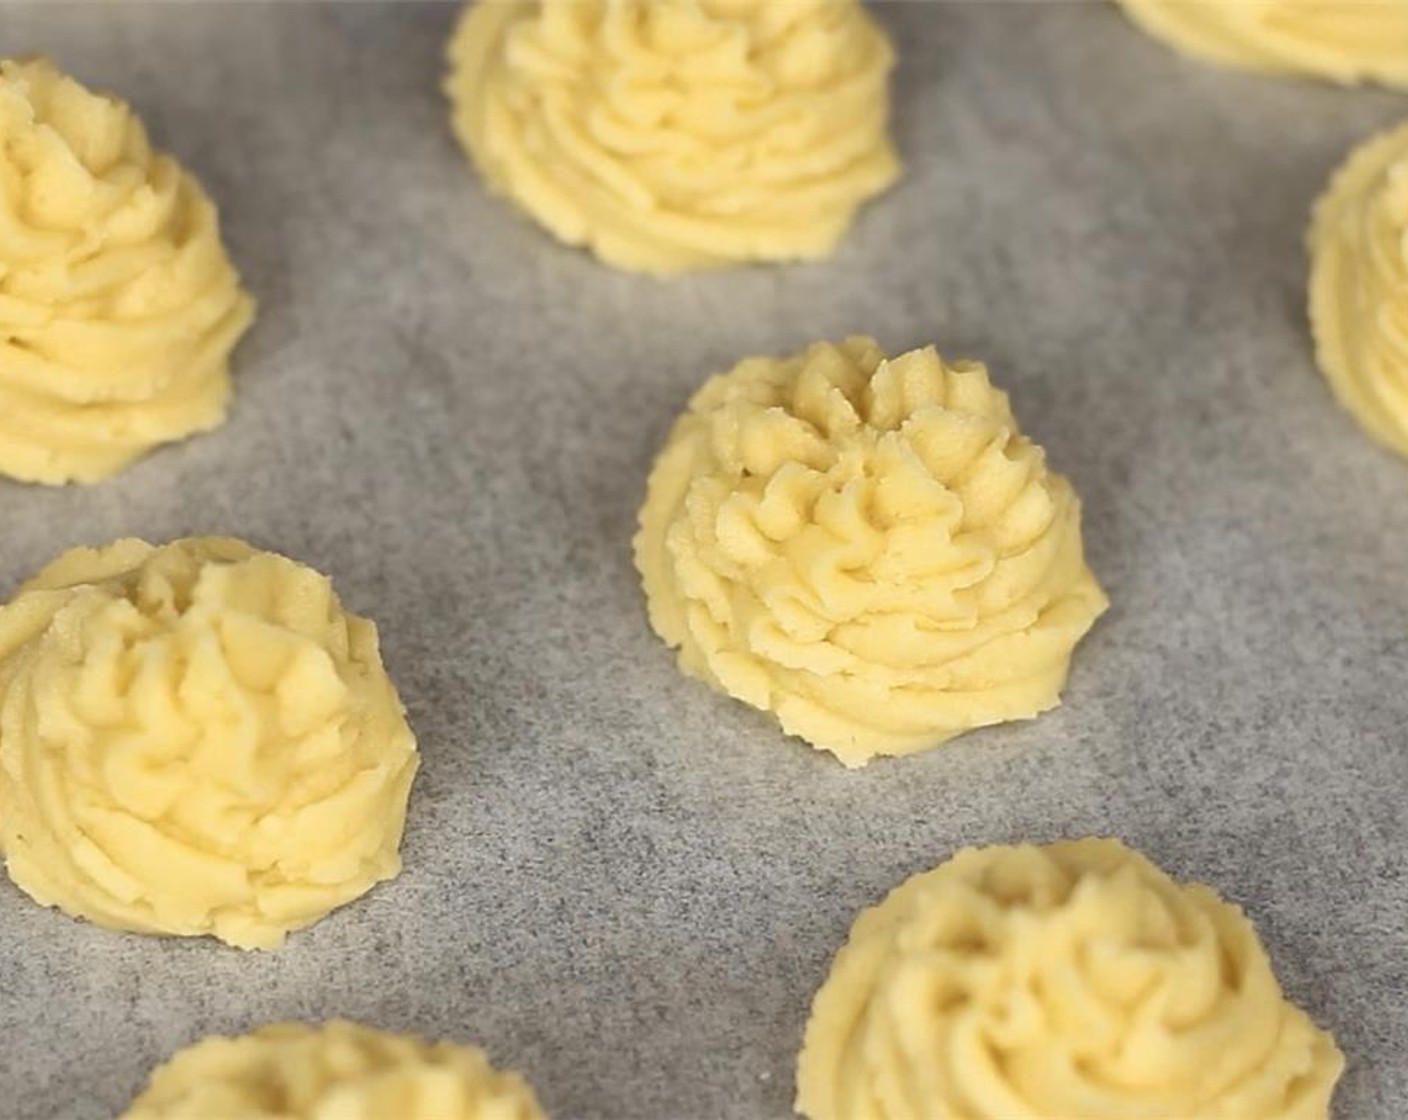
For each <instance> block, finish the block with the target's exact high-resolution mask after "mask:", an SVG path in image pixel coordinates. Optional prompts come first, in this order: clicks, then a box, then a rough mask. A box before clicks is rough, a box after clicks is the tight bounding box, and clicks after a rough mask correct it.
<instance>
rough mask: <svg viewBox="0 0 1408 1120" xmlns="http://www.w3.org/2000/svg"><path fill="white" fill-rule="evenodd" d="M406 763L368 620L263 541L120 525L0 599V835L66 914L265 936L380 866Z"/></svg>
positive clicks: (384, 874) (33, 889)
mask: <svg viewBox="0 0 1408 1120" xmlns="http://www.w3.org/2000/svg"><path fill="white" fill-rule="evenodd" d="M417 762H418V756H417V754H416V749H415V740H414V739H413V737H412V735H411V731H410V728H409V727H408V726H407V725H406V720H405V717H404V715H403V713H402V708H401V703H400V700H399V699H398V698H397V695H396V690H395V689H394V688H393V687H392V684H391V682H390V680H388V679H387V676H386V671H385V670H384V669H383V668H382V664H381V656H380V654H379V653H378V650H377V637H376V628H375V626H373V625H372V623H370V622H368V621H367V620H366V619H363V618H358V617H357V616H356V615H353V614H349V613H348V612H346V611H345V610H343V608H342V606H341V604H340V603H339V602H338V599H337V595H336V594H335V593H334V592H333V589H332V585H331V584H330V583H329V582H328V580H327V578H326V577H325V576H322V575H319V574H318V573H317V572H315V571H313V570H312V569H311V568H307V567H304V566H303V565H301V564H297V563H295V562H293V561H292V560H288V559H285V558H284V557H282V556H277V555H275V554H273V553H269V552H257V551H255V550H254V549H252V548H251V547H250V546H249V545H247V544H244V543H242V542H240V541H236V540H229V539H223V538H203V539H190V540H181V541H176V542H175V543H173V544H169V545H166V546H164V547H161V548H154V547H153V546H151V545H149V544H145V543H143V542H142V541H137V540H123V541H118V542H117V543H116V544H113V545H110V546H108V547H107V548H101V549H87V548H80V549H74V550H72V551H71V552H66V553H64V554H63V555H62V556H60V557H59V558H58V559H57V560H55V561H54V562H53V563H52V564H50V565H49V566H48V567H47V568H45V569H44V570H43V571H42V572H40V573H39V575H37V576H36V577H35V578H34V579H32V580H30V581H29V582H28V583H27V584H25V585H24V587H22V588H21V589H20V591H19V593H18V594H17V595H16V596H15V598H14V599H13V600H12V601H11V602H10V603H9V604H7V605H6V606H4V607H0V849H3V851H4V855H5V863H6V868H7V870H8V871H9V873H10V877H11V878H12V879H14V881H15V882H16V883H17V884H18V885H19V886H20V888H21V889H23V890H24V891H25V892H26V893H28V894H29V895H30V896H31V897H33V898H34V899H35V900H36V901H38V902H40V903H42V904H44V905H46V906H57V907H59V908H60V909H61V910H63V911H64V912H65V913H67V914H70V915H73V916H74V917H80V918H86V919H88V920H89V921H92V922H95V923H97V924H99V925H102V926H107V927H109V928H112V929H122V930H135V931H138V932H142V933H162V934H180V935H188V936H196V935H201V934H211V935H213V936H215V937H218V938H219V939H221V940H222V941H226V942H229V943H230V944H232V945H238V946H240V947H242V948H272V947H274V946H276V945H278V944H279V943H280V942H281V941H282V940H283V938H284V935H285V933H287V932H288V931H290V930H294V929H298V928H300V927H302V926H306V925H310V924H311V923H313V922H315V921H317V920H318V919H319V918H321V917H322V916H323V915H325V914H327V913H328V911H330V910H332V909H333V908H334V907H337V906H341V905H342V904H343V903H345V902H348V901H350V900H351V899H353V898H356V897H357V896H358V895H360V894H363V893H364V892H366V891H367V890H369V889H370V888H371V887H372V886H373V884H375V883H377V882H379V881H380V880H383V879H389V878H391V877H392V876H394V875H395V874H396V873H397V872H398V871H399V870H400V857H399V855H398V852H397V849H398V847H399V845H400V841H401V831H402V826H403V824H404V821H405V813H406V799H407V796H408V793H409V791H410V785H411V779H412V777H413V776H414V774H415V771H416V766H417Z"/></svg>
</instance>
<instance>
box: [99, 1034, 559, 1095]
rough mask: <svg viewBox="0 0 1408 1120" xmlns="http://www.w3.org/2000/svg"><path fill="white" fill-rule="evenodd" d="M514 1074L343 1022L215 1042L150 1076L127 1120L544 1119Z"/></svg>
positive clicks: (453, 1051)
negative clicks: (144, 1089)
mask: <svg viewBox="0 0 1408 1120" xmlns="http://www.w3.org/2000/svg"><path fill="white" fill-rule="evenodd" d="M542 1117H543V1113H542V1110H541V1109H540V1108H539V1107H538V1102H537V1100H536V1099H535V1098H534V1096H533V1091H532V1090H531V1089H530V1088H529V1087H528V1085H527V1083H526V1082H525V1081H524V1080H523V1078H521V1077H520V1076H519V1075H518V1074H516V1073H505V1072H502V1071H500V1070H497V1069H495V1068H494V1067H493V1066H491V1065H490V1064H489V1059H488V1057H487V1056H486V1055H485V1054H484V1052H483V1051H482V1050H480V1049H479V1048H478V1047H476V1046H462V1045H457V1044H455V1043H452V1042H424V1041H422V1040H421V1039H419V1038H414V1037H411V1036H409V1035H397V1034H390V1033H388V1032H386V1031H379V1030H374V1029H373V1028H371V1027H364V1026H360V1025H359V1024H357V1023H349V1022H346V1021H343V1020H333V1021H331V1022H328V1023H324V1024H322V1025H320V1026H313V1025H311V1024H308V1023H275V1024H271V1025H270V1026H267V1027H261V1028H260V1029H259V1030H257V1031H255V1032H254V1033H253V1034H248V1035H245V1036H243V1037H241V1038H220V1037H213V1038H207V1039H203V1040H202V1041H200V1042H198V1043H196V1044H195V1045H194V1046H189V1047H187V1048H186V1049H185V1050H182V1051H180V1052H179V1053H178V1054H176V1055H175V1056H174V1057H172V1058H171V1060H170V1061H168V1062H166V1063H165V1064H164V1065H162V1066H160V1067H158V1068H157V1069H156V1071H155V1072H154V1073H153V1074H152V1077H151V1082H150V1084H149V1085H148V1087H147V1089H146V1091H145V1092H143V1093H142V1095H141V1096H139V1097H138V1098H137V1099H136V1100H135V1101H133V1102H132V1104H131V1106H130V1107H129V1108H128V1110H127V1111H126V1112H125V1113H123V1114H122V1116H121V1117H119V1120H542Z"/></svg>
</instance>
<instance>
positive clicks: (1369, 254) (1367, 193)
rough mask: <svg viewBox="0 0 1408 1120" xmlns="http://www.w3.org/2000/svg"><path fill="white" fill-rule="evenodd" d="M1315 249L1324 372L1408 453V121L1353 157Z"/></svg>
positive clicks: (1319, 214)
mask: <svg viewBox="0 0 1408 1120" xmlns="http://www.w3.org/2000/svg"><path fill="white" fill-rule="evenodd" d="M1309 243H1310V259H1311V265H1310V323H1311V329H1312V331H1313V332H1314V335H1315V350H1316V356H1317V358H1318V360H1319V363H1320V368H1321V370H1323V371H1324V374H1325V376H1326V378H1327V379H1328V380H1329V382H1330V387H1331V389H1333V390H1334V393H1335V397H1336V398H1337V399H1338V400H1339V402H1340V404H1342V405H1343V406H1344V407H1345V408H1346V409H1348V410H1349V411H1350V413H1352V414H1353V416H1354V418H1355V419H1356V420H1358V421H1359V423H1360V424H1361V425H1363V427H1364V429H1365V430H1366V431H1367V432H1368V433H1369V434H1370V435H1371V436H1373V437H1374V438H1375V439H1376V440H1378V441H1379V442H1380V443H1382V444H1384V445H1385V446H1386V447H1389V448H1391V449H1393V450H1394V451H1397V452H1398V453H1399V454H1400V455H1406V456H1408V124H1404V125H1400V126H1399V127H1398V128H1396V129H1394V130H1393V131H1391V132H1387V133H1384V134H1383V135H1381V136H1378V137H1376V138H1375V139H1373V140H1370V141H1369V142H1368V143H1366V144H1363V145H1362V146H1361V147H1359V148H1358V149H1356V150H1355V151H1354V152H1353V153H1352V154H1351V155H1350V157H1349V159H1348V160H1346V162H1345V163H1344V165H1343V166H1342V167H1341V168H1340V169H1339V171H1338V172H1337V173H1336V174H1335V176H1334V178H1333V180H1332V181H1331V183H1330V187H1329V189H1328V190H1327V191H1326V192H1325V194H1324V195H1323V196H1322V197H1321V199H1320V201H1319V202H1318V203H1317V204H1316V206H1315V216H1314V219H1313V221H1312V223H1311V228H1310V237H1309Z"/></svg>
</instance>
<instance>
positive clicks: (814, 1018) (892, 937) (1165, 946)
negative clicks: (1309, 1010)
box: [797, 839, 1344, 1120]
mask: <svg viewBox="0 0 1408 1120" xmlns="http://www.w3.org/2000/svg"><path fill="white" fill-rule="evenodd" d="M1343 1066H1344V1059H1343V1057H1342V1055H1341V1054H1340V1052H1339V1050H1338V1049H1337V1048H1336V1046H1335V1043H1334V1040H1333V1039H1332V1038H1331V1037H1330V1035H1329V1034H1328V1033H1326V1032H1325V1031H1323V1030H1321V1029H1319V1028H1318V1027H1316V1026H1315V1024H1314V1023H1312V1022H1311V1020H1310V1019H1309V1017H1307V1016H1306V1014H1305V1013H1304V1012H1303V1011H1301V1010H1299V1009H1298V1008H1296V1007H1295V1006H1293V1005H1292V1004H1291V1003H1289V1002H1287V1000H1286V999H1285V997H1284V996H1283V995H1282V993H1281V989H1280V985H1279V984H1278V983H1277V980H1276V977H1275V976H1274V975H1273V974H1272V971H1271V965H1270V962H1269V961H1268V959H1267V956H1266V951H1265V949H1263V948H1262V945H1261V942H1260V940H1259V939H1258V938H1257V935H1256V931H1255V930H1254V929H1253V927H1252V925H1251V923H1250V922H1249V921H1248V920H1247V918H1246V916H1245V915H1244V914H1243V913H1242V912H1241V911H1240V910H1239V909H1237V907H1235V906H1233V905H1231V904H1229V903H1227V902H1224V901H1223V900H1222V899H1221V898H1219V897H1218V896H1217V894H1216V893H1214V892H1213V891H1212V890H1210V889H1209V888H1208V887H1205V886H1201V885H1199V884H1184V883H1178V882H1176V881H1174V880H1173V879H1171V878H1170V877H1169V876H1168V875H1167V874H1165V873H1164V872H1163V871H1162V870H1160V869H1159V868H1158V867H1156V866H1155V865H1154V864H1152V863H1150V862H1149V860H1147V859H1146V858H1144V857H1143V856H1142V855H1140V854H1139V853H1137V852H1134V851H1131V850H1130V849H1129V848H1127V847H1125V846H1124V845H1123V844H1121V843H1120V842H1119V841H1117V840H1109V839H1086V840H1075V841H1066V842H1062V843H1057V844H1051V845H1049V846H1046V847H1034V846H1031V845H1021V846H1017V847H993V848H981V849H968V850H965V851H962V852H960V853H959V854H958V855H956V856H955V857H954V858H953V859H951V860H949V861H948V862H947V863H944V864H941V865H940V866H939V867H937V868H935V869H934V870H932V871H927V872H924V873H923V874H920V875H916V876H914V877H913V878H911V879H909V880H908V881H906V882H905V883H903V884H902V885H901V886H900V887H899V888H898V889H896V890H895V891H893V892H892V893H891V894H890V895H889V897H888V898H886V899H885V900H884V901H883V902H881V903H880V905H878V906H875V907H873V908H871V909H869V910H866V911H864V912H863V913H862V914H861V915H860V916H859V917H858V918H857V919H856V923H855V925H854V927H853V928H852V930H851V935H850V939H849V940H848V941H847V943H846V945H845V947H844V948H842V949H841V951H840V952H839V953H838V954H837V956H836V959H835V962H834V963H833V965H832V968H831V974H830V975H829V976H828V977H827V979H826V982H825V983H824V984H823V985H822V987H821V990H820V991H819V992H818V993H817V996H816V1000H815V1002H814V1004H813V1006H812V1014H811V1021H810V1022H809V1023H808V1024H807V1030H806V1039H805V1042H804V1044H803V1047H802V1054H801V1059H800V1061H799V1063H798V1071H797V1108H798V1110H799V1111H800V1112H801V1113H802V1114H803V1115H804V1116H806V1117H807V1118H808V1120H958V1118H960V1117H961V1118H962V1120H1015V1118H1017V1117H1022V1118H1024V1120H1136V1118H1140V1117H1142V1118H1146V1120H1156V1118H1157V1120H1172V1118H1173V1117H1177V1118H1178V1120H1231V1118H1233V1117H1237V1118H1242V1117H1245V1118H1247V1120H1250V1118H1251V1117H1256V1120H1329V1115H1330V1111H1329V1109H1330V1097H1331V1094H1332V1093H1333V1091H1334V1087H1335V1082H1336V1080H1337V1079H1338V1078H1339V1075H1340V1072H1341V1070H1342V1069H1343Z"/></svg>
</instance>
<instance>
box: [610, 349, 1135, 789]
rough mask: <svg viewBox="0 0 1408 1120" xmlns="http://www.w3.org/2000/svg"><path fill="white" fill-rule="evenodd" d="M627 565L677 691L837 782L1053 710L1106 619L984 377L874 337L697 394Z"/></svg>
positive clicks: (1049, 488) (1063, 500)
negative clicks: (736, 709)
mask: <svg viewBox="0 0 1408 1120" xmlns="http://www.w3.org/2000/svg"><path fill="white" fill-rule="evenodd" d="M635 557H636V565H637V567H638V568H639V570H640V573H641V576H642V580H643V583H644V587H645V595H646V599H647V602H648V605H649V609H650V621H651V624H652V625H653V626H654V628H655V631H656V633H658V634H659V635H660V636H661V637H662V638H663V639H664V640H665V641H666V642H667V643H669V644H670V645H671V646H677V647H679V663H680V667H681V668H682V669H683V670H684V671H685V672H686V673H689V674H691V675H693V676H697V677H700V678H702V679H703V680H705V681H707V682H709V683H710V684H712V685H713V686H714V687H716V688H718V689H720V690H722V691H724V692H727V693H728V694H729V695H731V696H734V697H736V698H738V699H740V700H743V701H745V702H746V703H749V704H752V705H753V706H754V707H756V708H761V709H763V710H764V711H771V712H773V713H775V714H776V716H777V718H778V719H779V720H780V721H781V723H782V726H783V729H784V730H786V731H787V732H788V733H789V734H792V735H798V736H801V737H802V738H803V739H805V740H807V742H809V743H811V744H813V745H814V746H817V747H822V748H825V749H826V750H829V751H831V752H832V753H834V754H835V755H836V757H837V758H839V759H840V760H841V761H842V762H843V763H845V764H846V765H847V766H858V765H861V764H863V763H865V762H867V761H868V760H869V759H871V758H872V757H874V756H875V755H900V754H909V753H911V752H914V751H919V750H923V749H925V748H927V747H932V746H935V745H936V744H938V743H942V742H943V741H944V740H946V739H949V738H951V737H952V736H954V735H957V734H959V733H960V732H963V731H967V730H969V729H970V728H974V727H981V726H983V725H986V724H993V723H998V722H1001V721H1003V720H1011V719H1021V718H1026V717H1030V716H1034V715H1036V714H1037V713H1038V712H1041V711H1044V710H1045V709H1047V708H1051V707H1054V706H1055V705H1056V704H1057V703H1058V702H1059V694H1060V690H1061V688H1062V686H1063V685H1064V683H1065V679H1066V673H1067V669H1068V667H1069V663H1070V657H1071V652H1072V650H1073V649H1074V647H1075V645H1076V643H1077V642H1078V641H1079V640H1080V638H1081V637H1082V636H1083V635H1084V634H1085V632H1086V631H1087V630H1088V629H1089V628H1090V626H1091V625H1092V623H1093V622H1094V621H1095V619H1096V617H1097V616H1098V615H1099V614H1100V613H1101V612H1102V611H1103V610H1104V609H1105V607H1106V605H1107V603H1106V599H1105V595H1104V593H1103V592H1102V591H1101V590H1100V587H1099V585H1098V584H1097V583H1096V582H1095V579H1094V577H1093V576H1092V575H1091V573H1090V570H1089V569H1088V568H1087V567H1086V564H1085V560H1084V556H1083V551H1082V545H1081V533H1080V503H1079V501H1078V500H1077V498H1076V495H1075V494H1074V493H1073V491H1072V490H1071V487H1070V485H1069V483H1068V482H1067V481H1066V480H1065V479H1064V478H1062V477H1061V476H1060V475H1058V474H1054V473H1052V472H1051V471H1049V470H1048V469H1047V467H1046V463H1045V457H1044V455H1043V453H1042V451H1041V449H1040V448H1039V447H1037V446H1036V445H1035V444H1033V443H1032V442H1031V441H1030V440H1028V439H1027V438H1026V437H1024V436H1023V435H1022V434H1021V432H1020V431H1018V429H1017V423H1016V421H1015V420H1014V419H1013V416H1012V412H1011V410H1010V408H1009V407H1008V403H1007V397H1006V395H1005V394H1004V393H1001V392H999V391H998V390H996V389H994V388H993V387H992V385H991V383H990V382H989V381H988V375H987V371H986V369H984V367H983V366H981V365H980V364H977V363H972V362H968V363H959V364H957V365H952V366H948V365H945V364H944V363H943V362H942V361H941V360H940V358H939V356H938V354H937V353H936V352H935V351H934V350H933V348H928V349H924V350H915V351H913V352H911V353H908V354H905V355H903V356H902V357H898V358H894V359H887V358H886V357H885V355H884V353H883V352H882V351H881V349H880V347H879V346H878V345H877V344H876V342H875V341H874V340H873V339H869V338H851V339H848V340H847V341H845V342H843V343H840V344H839V345H832V344H830V343H817V344H816V345H814V346H811V347H809V348H808V349H807V350H805V351H803V352H802V353H799V354H796V355H793V356H791V357H787V358H750V359H748V360H746V361H743V362H741V363H739V364H738V365H737V366H736V367H735V368H734V369H733V370H732V371H730V372H728V373H726V374H721V375H719V376H716V377H714V378H712V379H711V380H709V381H708V382H707V383H706V384H705V385H704V387H703V388H702V389H700V390H699V392H698V393H697V394H696V395H695V397H694V399H693V400H692V401H690V404H689V408H688V409H687V411H686V412H685V414H684V415H683V416H682V417H681V418H680V419H679V421H678V422H677V423H676V424H675V427H674V430H673V431H672V432H671V434H670V436H669V439H668V440H667V442H666V444H665V447H664V450H663V451H661V453H660V456H659V458H658V459H657V460H656V463H655V467H654V469H653V471H652V472H651V475H650V482H649V485H648V489H647V494H646V500H645V504H644V506H643V508H642V509H641V512H640V531H639V532H638V534H637V535H636V538H635Z"/></svg>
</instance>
